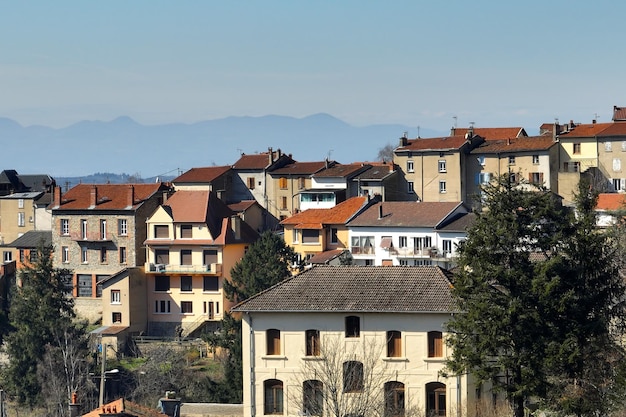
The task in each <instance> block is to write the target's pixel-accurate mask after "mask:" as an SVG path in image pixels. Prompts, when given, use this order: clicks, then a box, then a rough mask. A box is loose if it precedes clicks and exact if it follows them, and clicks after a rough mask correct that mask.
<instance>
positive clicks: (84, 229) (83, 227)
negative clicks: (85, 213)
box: [80, 219, 87, 239]
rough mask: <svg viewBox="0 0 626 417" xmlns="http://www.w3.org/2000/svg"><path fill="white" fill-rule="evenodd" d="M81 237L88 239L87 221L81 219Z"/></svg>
mask: <svg viewBox="0 0 626 417" xmlns="http://www.w3.org/2000/svg"><path fill="white" fill-rule="evenodd" d="M80 237H81V238H82V239H87V220H85V219H81V221H80Z"/></svg>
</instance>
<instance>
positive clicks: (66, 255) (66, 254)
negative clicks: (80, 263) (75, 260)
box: [61, 246, 70, 264]
mask: <svg viewBox="0 0 626 417" xmlns="http://www.w3.org/2000/svg"><path fill="white" fill-rule="evenodd" d="M61 258H62V259H61V262H63V263H64V264H67V263H69V262H70V248H69V246H62V247H61Z"/></svg>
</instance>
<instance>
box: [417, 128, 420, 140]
mask: <svg viewBox="0 0 626 417" xmlns="http://www.w3.org/2000/svg"><path fill="white" fill-rule="evenodd" d="M417 138H418V139H419V138H420V127H419V125H418V126H417Z"/></svg>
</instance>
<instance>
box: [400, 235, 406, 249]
mask: <svg viewBox="0 0 626 417" xmlns="http://www.w3.org/2000/svg"><path fill="white" fill-rule="evenodd" d="M406 242H407V237H406V236H400V237H399V238H398V247H400V248H406Z"/></svg>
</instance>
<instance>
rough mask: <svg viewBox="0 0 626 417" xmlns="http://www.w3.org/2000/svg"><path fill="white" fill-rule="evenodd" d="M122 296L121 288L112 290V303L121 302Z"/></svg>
mask: <svg viewBox="0 0 626 417" xmlns="http://www.w3.org/2000/svg"><path fill="white" fill-rule="evenodd" d="M121 302H122V296H121V293H120V290H111V304H120V303H121Z"/></svg>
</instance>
